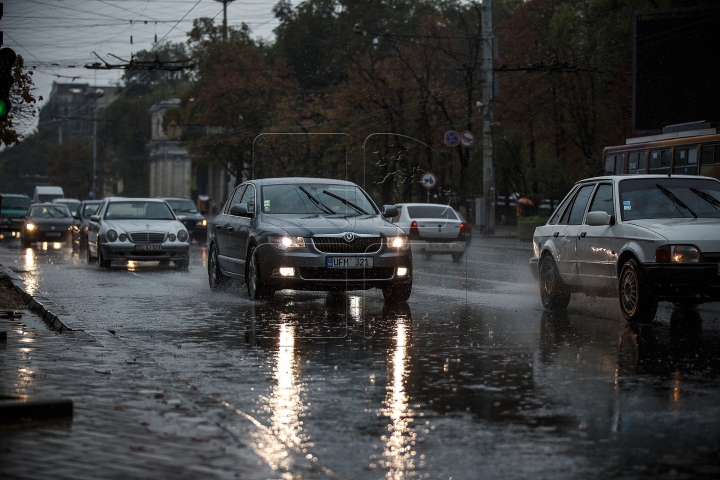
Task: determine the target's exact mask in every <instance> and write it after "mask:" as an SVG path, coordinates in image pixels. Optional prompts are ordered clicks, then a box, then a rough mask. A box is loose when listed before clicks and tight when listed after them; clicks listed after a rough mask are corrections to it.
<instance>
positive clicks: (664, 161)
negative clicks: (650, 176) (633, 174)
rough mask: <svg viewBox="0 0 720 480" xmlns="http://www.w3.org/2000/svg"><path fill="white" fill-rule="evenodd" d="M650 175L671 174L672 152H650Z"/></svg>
mask: <svg viewBox="0 0 720 480" xmlns="http://www.w3.org/2000/svg"><path fill="white" fill-rule="evenodd" d="M648 173H670V150H655V151H654V152H650V169H649V171H648Z"/></svg>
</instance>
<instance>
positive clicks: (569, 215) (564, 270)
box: [555, 183, 595, 285]
mask: <svg viewBox="0 0 720 480" xmlns="http://www.w3.org/2000/svg"><path fill="white" fill-rule="evenodd" d="M594 188H595V183H591V184H586V185H583V186H582V187H580V188H579V189H578V191H577V193H576V194H575V197H574V198H573V201H572V204H571V205H570V206H569V207H568V208H567V209H566V210H565V213H564V214H563V216H562V219H561V220H560V222H559V225H558V227H559V229H558V237H557V238H558V239H559V241H558V242H557V258H556V259H555V261H556V262H557V267H558V270H559V271H560V275H561V276H562V279H563V281H564V282H565V283H566V284H568V285H579V284H580V279H579V277H578V270H577V239H578V235H579V233H580V227H581V226H582V222H583V220H584V218H585V210H586V208H587V205H588V200H590V195H591V194H592V191H593V189H594Z"/></svg>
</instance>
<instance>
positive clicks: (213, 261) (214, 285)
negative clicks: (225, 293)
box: [208, 245, 228, 291]
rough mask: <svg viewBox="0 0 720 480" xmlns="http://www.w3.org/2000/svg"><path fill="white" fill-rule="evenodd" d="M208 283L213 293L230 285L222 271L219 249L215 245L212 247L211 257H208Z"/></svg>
mask: <svg viewBox="0 0 720 480" xmlns="http://www.w3.org/2000/svg"><path fill="white" fill-rule="evenodd" d="M208 283H209V284H210V290H213V291H217V290H220V289H221V288H223V287H225V286H226V285H227V283H228V281H227V279H226V278H225V276H224V275H223V274H222V272H221V271H220V264H219V262H218V254H217V248H216V247H215V245H213V246H212V247H210V255H208Z"/></svg>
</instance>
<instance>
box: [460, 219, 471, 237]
mask: <svg viewBox="0 0 720 480" xmlns="http://www.w3.org/2000/svg"><path fill="white" fill-rule="evenodd" d="M469 231H470V225H469V224H467V223H465V222H462V223H461V224H460V235H465V234H466V233H467V232H469Z"/></svg>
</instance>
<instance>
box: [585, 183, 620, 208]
mask: <svg viewBox="0 0 720 480" xmlns="http://www.w3.org/2000/svg"><path fill="white" fill-rule="evenodd" d="M588 211H589V212H605V213H607V214H608V215H613V214H614V213H615V208H614V207H613V187H612V185H611V184H608V183H603V184H601V185H600V186H599V187H598V188H597V191H596V192H595V197H594V198H593V201H592V203H591V204H590V210H588Z"/></svg>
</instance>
